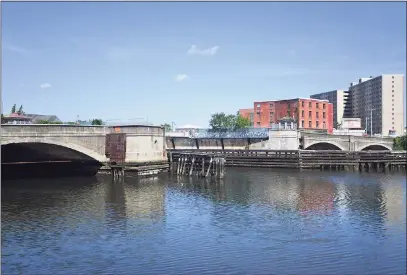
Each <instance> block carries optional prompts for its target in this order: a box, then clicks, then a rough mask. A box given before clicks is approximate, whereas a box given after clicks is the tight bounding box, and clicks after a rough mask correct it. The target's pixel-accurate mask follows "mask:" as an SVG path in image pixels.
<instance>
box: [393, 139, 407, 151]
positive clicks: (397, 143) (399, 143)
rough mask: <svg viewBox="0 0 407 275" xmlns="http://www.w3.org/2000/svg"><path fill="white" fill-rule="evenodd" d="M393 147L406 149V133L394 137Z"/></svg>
mask: <svg viewBox="0 0 407 275" xmlns="http://www.w3.org/2000/svg"><path fill="white" fill-rule="evenodd" d="M393 148H394V149H395V150H407V135H404V136H400V137H396V138H395V139H394V140H393Z"/></svg>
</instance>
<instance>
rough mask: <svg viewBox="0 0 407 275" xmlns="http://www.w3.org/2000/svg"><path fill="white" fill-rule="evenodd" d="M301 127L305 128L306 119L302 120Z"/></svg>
mask: <svg viewBox="0 0 407 275" xmlns="http://www.w3.org/2000/svg"><path fill="white" fill-rule="evenodd" d="M301 127H302V128H304V120H303V121H301Z"/></svg>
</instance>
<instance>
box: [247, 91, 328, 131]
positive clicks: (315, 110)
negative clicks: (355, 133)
mask: <svg viewBox="0 0 407 275" xmlns="http://www.w3.org/2000/svg"><path fill="white" fill-rule="evenodd" d="M239 112H240V111H239ZM253 112H254V114H253V124H254V127H256V128H268V127H270V126H271V124H275V123H278V122H279V120H281V119H283V118H287V117H290V118H293V119H294V120H295V121H296V122H297V125H298V128H299V129H310V130H327V132H328V133H332V132H333V105H332V103H329V102H328V101H327V100H318V99H309V98H295V99H288V100H273V101H259V102H254V108H253Z"/></svg>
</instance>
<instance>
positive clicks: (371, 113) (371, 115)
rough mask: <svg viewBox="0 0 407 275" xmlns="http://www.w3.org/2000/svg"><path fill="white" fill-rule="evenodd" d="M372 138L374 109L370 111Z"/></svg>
mask: <svg viewBox="0 0 407 275" xmlns="http://www.w3.org/2000/svg"><path fill="white" fill-rule="evenodd" d="M370 136H373V109H370Z"/></svg>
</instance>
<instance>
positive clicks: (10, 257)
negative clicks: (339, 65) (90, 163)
mask: <svg viewBox="0 0 407 275" xmlns="http://www.w3.org/2000/svg"><path fill="white" fill-rule="evenodd" d="M405 191H406V177H405V175H398V174H387V175H385V174H366V173H365V174H359V173H330V172H326V173H325V172H317V173H315V172H298V171H289V172H287V171H284V170H282V171H279V170H273V171H268V170H266V169H262V170H256V169H229V170H228V174H227V176H226V178H225V179H222V180H214V181H212V180H210V179H198V178H196V177H178V176H174V175H167V174H163V175H160V176H159V177H156V178H149V179H136V178H131V177H126V178H125V180H124V181H123V182H112V180H111V177H109V176H98V177H95V178H78V179H49V180H36V181H9V182H4V183H3V184H2V256H3V257H2V274H74V273H78V274H270V273H271V271H272V273H275V274H390V273H391V274H405V272H406V268H405V265H406V260H405V257H406V253H405V245H406V236H405V234H406V230H405V226H406V217H405V214H406V212H405V205H406V192H405Z"/></svg>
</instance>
